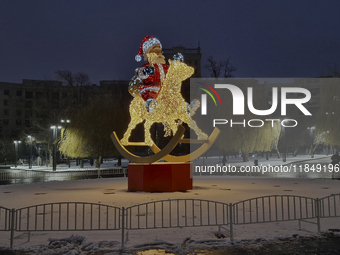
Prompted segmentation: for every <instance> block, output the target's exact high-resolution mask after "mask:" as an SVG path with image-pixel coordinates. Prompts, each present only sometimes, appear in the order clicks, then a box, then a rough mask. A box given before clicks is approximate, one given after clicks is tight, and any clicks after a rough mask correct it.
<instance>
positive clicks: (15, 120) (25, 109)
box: [0, 79, 67, 139]
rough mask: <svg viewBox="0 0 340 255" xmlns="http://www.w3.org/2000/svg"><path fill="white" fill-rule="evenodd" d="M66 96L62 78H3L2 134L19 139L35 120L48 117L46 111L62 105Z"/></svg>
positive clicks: (0, 92) (0, 96)
mask: <svg viewBox="0 0 340 255" xmlns="http://www.w3.org/2000/svg"><path fill="white" fill-rule="evenodd" d="M66 98H67V91H66V90H65V89H64V88H63V86H62V83H61V82H59V81H41V80H27V79H24V80H23V81H22V83H9V82H0V104H1V105H2V107H1V110H0V137H10V138H15V139H18V138H19V137H18V136H19V135H20V133H21V132H22V131H25V130H29V129H30V128H31V125H32V121H35V120H41V119H44V118H46V116H45V112H48V111H49V110H52V109H56V110H57V109H59V108H60V107H61V105H62V101H63V99H66ZM42 109H43V110H44V111H42Z"/></svg>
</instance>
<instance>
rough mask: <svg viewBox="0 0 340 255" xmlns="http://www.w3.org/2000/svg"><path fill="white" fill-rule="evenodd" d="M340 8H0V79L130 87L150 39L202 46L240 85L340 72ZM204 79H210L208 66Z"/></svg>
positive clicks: (67, 2)
mask: <svg viewBox="0 0 340 255" xmlns="http://www.w3.org/2000/svg"><path fill="white" fill-rule="evenodd" d="M339 10H340V1H338V0H333V1H332V0H325V1H320V0H317V1H313V0H285V1H283V0H267V1H261V0H258V1H257V0H249V1H246V0H237V1H236V0H234V1H230V0H222V1H186V0H181V1H161V0H158V1H155V0H152V1H148V0H144V1H128V0H127V1H115V0H92V1H90V0H58V1H50V0H32V1H27V0H20V1H19V0H0V81H2V82H21V80H22V79H40V80H45V79H47V80H51V79H55V78H56V75H55V71H56V70H66V69H67V70H70V71H72V72H74V73H76V72H84V73H87V74H88V75H89V77H90V79H91V81H92V83H96V84H98V83H99V81H100V80H117V79H130V78H131V77H132V76H133V73H134V69H135V68H136V67H138V66H140V65H141V63H137V62H135V60H134V57H135V55H136V54H137V52H138V49H139V45H140V43H141V41H142V39H143V37H144V36H145V35H153V36H155V37H157V38H158V39H159V40H160V41H161V42H162V45H163V48H171V47H174V46H177V45H182V46H185V47H187V48H195V47H197V46H198V42H200V46H201V51H202V66H204V64H206V59H207V57H208V56H210V55H211V56H213V57H214V58H215V59H216V60H225V59H226V58H227V57H230V61H231V63H232V64H233V65H234V66H236V67H237V71H236V72H235V77H317V76H320V75H327V74H328V73H329V70H330V69H331V68H334V67H336V66H339V68H340V26H339V25H340V12H339ZM202 72H203V76H209V73H208V72H207V71H206V70H204V68H202Z"/></svg>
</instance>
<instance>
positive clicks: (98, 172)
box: [0, 167, 127, 182]
mask: <svg viewBox="0 0 340 255" xmlns="http://www.w3.org/2000/svg"><path fill="white" fill-rule="evenodd" d="M114 175H117V176H121V175H124V176H126V175H127V168H123V167H114V168H103V169H93V168H87V169H86V168H84V169H81V170H67V171H54V172H51V171H39V170H34V171H31V170H27V171H25V170H22V171H20V172H0V181H14V182H16V181H18V180H25V179H34V178H38V179H41V181H48V180H49V179H53V178H70V179H72V178H86V177H94V176H96V177H101V176H114Z"/></svg>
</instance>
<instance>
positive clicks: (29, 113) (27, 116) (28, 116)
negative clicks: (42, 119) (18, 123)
mask: <svg viewBox="0 0 340 255" xmlns="http://www.w3.org/2000/svg"><path fill="white" fill-rule="evenodd" d="M32 117H33V112H32V110H27V111H25V118H32Z"/></svg>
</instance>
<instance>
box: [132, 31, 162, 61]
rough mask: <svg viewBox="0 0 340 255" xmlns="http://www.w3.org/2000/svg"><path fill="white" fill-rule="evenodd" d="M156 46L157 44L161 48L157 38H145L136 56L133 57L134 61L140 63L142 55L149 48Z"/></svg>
mask: <svg viewBox="0 0 340 255" xmlns="http://www.w3.org/2000/svg"><path fill="white" fill-rule="evenodd" d="M156 44H159V45H160V46H161V47H162V44H161V42H160V41H159V40H158V39H157V38H155V37H153V36H149V35H147V36H145V37H144V39H143V41H142V43H141V44H140V47H139V51H138V54H137V55H136V56H135V60H136V61H137V62H139V61H141V60H142V55H144V54H145V52H146V51H147V50H148V49H149V48H151V47H152V46H154V45H156Z"/></svg>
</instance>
